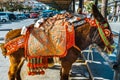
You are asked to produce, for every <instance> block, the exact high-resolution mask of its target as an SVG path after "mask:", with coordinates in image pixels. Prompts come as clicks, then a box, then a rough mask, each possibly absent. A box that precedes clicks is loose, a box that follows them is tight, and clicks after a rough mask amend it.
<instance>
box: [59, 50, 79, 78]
mask: <svg viewBox="0 0 120 80" xmlns="http://www.w3.org/2000/svg"><path fill="white" fill-rule="evenodd" d="M77 58H78V50H76V49H75V48H71V49H70V50H69V51H68V53H67V55H66V57H64V58H61V67H62V68H61V71H60V76H61V79H60V80H68V78H69V72H70V69H71V66H72V64H73V63H74V62H75V61H76V60H77Z"/></svg>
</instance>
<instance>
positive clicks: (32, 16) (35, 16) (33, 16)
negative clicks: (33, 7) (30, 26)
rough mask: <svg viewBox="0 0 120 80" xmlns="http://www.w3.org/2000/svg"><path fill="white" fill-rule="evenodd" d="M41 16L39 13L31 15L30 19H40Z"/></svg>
mask: <svg viewBox="0 0 120 80" xmlns="http://www.w3.org/2000/svg"><path fill="white" fill-rule="evenodd" d="M38 16H39V14H38V13H31V14H30V18H38Z"/></svg>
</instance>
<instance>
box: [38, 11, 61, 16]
mask: <svg viewBox="0 0 120 80" xmlns="http://www.w3.org/2000/svg"><path fill="white" fill-rule="evenodd" d="M56 14H59V12H58V11H54V10H43V11H42V12H41V13H40V17H41V18H48V17H52V16H54V15H56Z"/></svg>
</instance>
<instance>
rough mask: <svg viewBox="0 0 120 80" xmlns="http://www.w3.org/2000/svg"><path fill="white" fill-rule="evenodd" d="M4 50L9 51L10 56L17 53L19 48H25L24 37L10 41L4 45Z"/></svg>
mask: <svg viewBox="0 0 120 80" xmlns="http://www.w3.org/2000/svg"><path fill="white" fill-rule="evenodd" d="M4 48H5V49H6V51H7V54H6V55H10V54H11V53H13V52H15V51H17V50H18V49H19V48H24V36H20V37H18V38H15V39H13V40H11V41H9V42H8V43H6V44H5V45H4Z"/></svg>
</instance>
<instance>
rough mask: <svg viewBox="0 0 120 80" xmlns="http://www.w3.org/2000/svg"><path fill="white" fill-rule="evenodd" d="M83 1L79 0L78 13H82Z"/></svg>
mask: <svg viewBox="0 0 120 80" xmlns="http://www.w3.org/2000/svg"><path fill="white" fill-rule="evenodd" d="M83 2H84V0H79V9H80V11H79V13H82V9H83Z"/></svg>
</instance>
